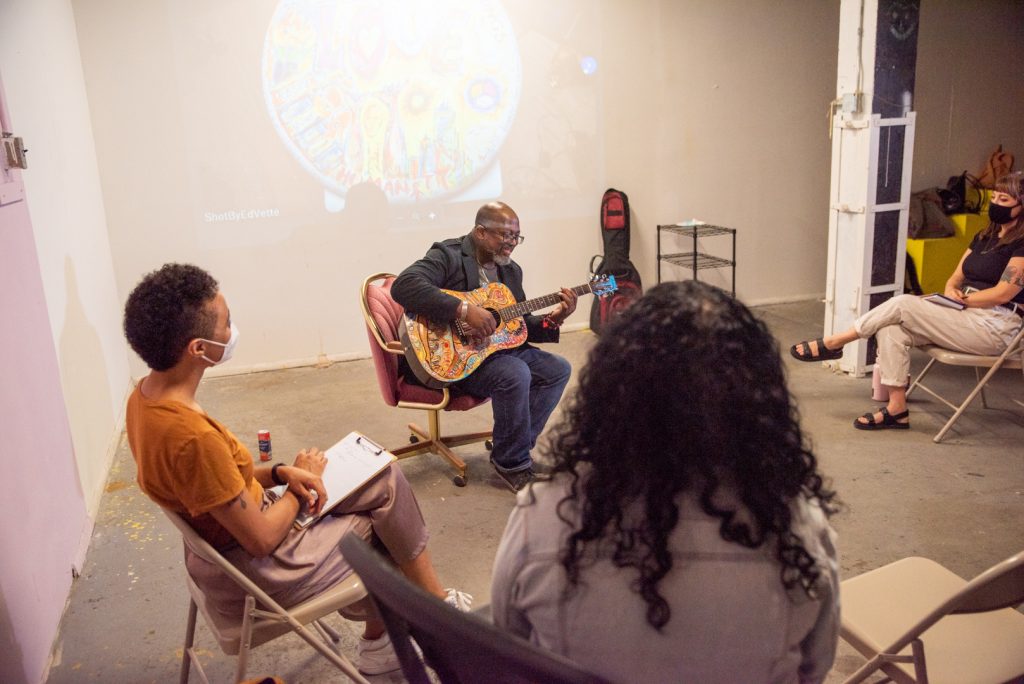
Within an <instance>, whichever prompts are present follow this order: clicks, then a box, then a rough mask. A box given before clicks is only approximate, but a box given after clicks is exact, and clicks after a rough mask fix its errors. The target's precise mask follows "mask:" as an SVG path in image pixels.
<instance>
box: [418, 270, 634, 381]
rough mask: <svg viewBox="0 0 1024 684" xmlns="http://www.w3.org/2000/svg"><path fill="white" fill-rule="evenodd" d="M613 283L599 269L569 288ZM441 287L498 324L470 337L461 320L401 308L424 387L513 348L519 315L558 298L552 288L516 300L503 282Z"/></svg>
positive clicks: (519, 338)
mask: <svg viewBox="0 0 1024 684" xmlns="http://www.w3.org/2000/svg"><path fill="white" fill-rule="evenodd" d="M616 287H617V286H616V285H615V276H612V275H600V276H595V277H594V278H593V279H592V280H591V281H590V282H589V283H586V284H584V285H579V286H577V287H574V288H572V291H573V292H575V293H576V294H577V295H585V294H594V295H596V296H598V297H601V296H604V295H607V294H611V293H612V292H615V290H616ZM444 292H446V293H448V294H450V295H453V296H455V297H458V298H459V299H462V300H464V301H467V302H469V303H470V304H475V305H477V306H482V307H484V308H485V309H487V310H488V311H490V312H491V315H492V316H494V322H495V324H496V325H497V327H496V328H495V330H494V332H493V333H492V334H491V336H490V337H487V338H484V339H483V340H474V339H472V338H471V337H470V336H469V334H468V332H469V331H468V329H467V328H464V327H463V323H462V321H455V322H454V323H436V322H434V321H431V320H430V319H428V318H426V317H425V316H413V315H411V314H406V315H405V316H404V317H403V319H404V320H403V325H402V326H401V335H402V346H403V347H405V358H406V360H407V361H408V362H409V367H410V368H411V369H412V372H413V373H414V374H415V375H416V377H417V378H418V379H419V381H420V382H422V383H423V384H424V385H426V386H428V387H442V386H444V385H447V384H448V383H452V382H457V381H458V380H462V379H463V378H465V377H466V376H468V375H469V374H470V373H472V372H473V371H474V370H476V369H477V368H479V367H480V364H481V363H483V361H484V359H486V358H487V357H488V356H490V355H491V354H493V353H494V352H496V351H498V350H499V349H512V348H514V347H518V346H519V345H521V344H523V342H526V334H527V330H526V321H525V320H524V319H523V316H525V315H526V314H528V313H531V312H533V311H537V310H539V309H544V308H547V307H549V306H553V305H555V304H558V303H559V302H561V301H562V299H561V297H560V296H559V293H558V292H553V293H552V294H549V295H545V296H543V297H537V298H536V299H528V300H527V301H525V302H516V300H515V297H513V296H512V292H511V291H510V290H509V289H508V288H507V287H506V286H505V285H503V284H502V283H488V284H487V285H485V286H483V287H481V288H479V289H476V290H471V291H469V292H455V291H453V290H444Z"/></svg>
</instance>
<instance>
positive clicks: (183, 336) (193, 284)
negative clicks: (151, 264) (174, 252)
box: [124, 264, 218, 371]
mask: <svg viewBox="0 0 1024 684" xmlns="http://www.w3.org/2000/svg"><path fill="white" fill-rule="evenodd" d="M217 291H218V287H217V281H216V280H214V278H213V276H211V275H210V274H209V273H207V272H206V271H204V270H203V269H201V268H199V267H198V266H193V265H192V264H164V265H163V266H162V267H160V268H159V269H157V270H155V271H153V272H152V273H147V274H146V275H145V276H144V277H143V278H142V280H141V281H140V282H139V284H138V285H136V286H135V289H134V290H132V293H131V294H130V295H128V301H127V302H126V303H125V305H124V336H125V337H126V338H127V339H128V344H130V345H131V347H132V349H134V350H135V353H136V354H138V355H139V356H140V357H142V360H143V361H145V362H146V365H147V366H149V367H150V368H152V369H153V370H155V371H165V370H168V369H169V368H172V367H173V366H174V364H176V363H178V359H180V358H181V354H182V352H184V351H185V347H187V346H188V343H189V342H190V341H191V340H193V339H195V338H197V337H210V336H211V335H212V334H213V328H214V326H215V325H216V323H217V321H216V319H215V316H214V315H213V313H212V312H211V311H210V310H209V309H207V308H206V305H207V303H209V302H210V301H211V300H212V299H213V298H214V297H216V296H217Z"/></svg>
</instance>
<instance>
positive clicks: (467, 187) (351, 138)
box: [263, 0, 522, 210]
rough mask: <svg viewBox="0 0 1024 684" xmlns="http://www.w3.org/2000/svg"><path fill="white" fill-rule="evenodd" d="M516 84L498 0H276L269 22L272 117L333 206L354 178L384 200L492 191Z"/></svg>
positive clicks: (516, 62)
mask: <svg viewBox="0 0 1024 684" xmlns="http://www.w3.org/2000/svg"><path fill="white" fill-rule="evenodd" d="M521 87H522V68H521V65H520V59H519V52H518V49H517V46H516V40H515V36H514V34H513V32H512V26H511V24H510V23H509V20H508V17H507V16H506V14H505V12H504V10H503V9H502V7H501V6H500V5H499V4H498V2H496V1H495V0H433V1H432V2H418V1H417V0H282V2H281V3H280V4H279V5H278V7H277V9H276V11H275V12H274V15H273V17H272V18H271V21H270V26H269V28H268V29H267V35H266V42H265V45H264V51H263V91H264V96H265V98H266V103H267V108H268V110H269V113H270V117H271V119H272V120H273V123H274V126H275V128H276V129H277V131H278V134H279V135H280V137H281V140H282V141H283V142H284V144H285V145H286V146H287V148H288V149H289V150H290V151H291V153H292V154H293V155H294V156H295V158H296V159H297V160H298V161H299V163H300V164H301V165H302V166H303V168H305V169H306V170H307V171H308V172H309V173H310V174H312V176H313V177H314V178H316V179H317V181H319V182H320V183H321V184H322V185H323V186H324V189H325V205H326V206H327V208H328V209H331V210H339V209H341V208H342V207H343V206H344V198H345V196H346V194H347V193H348V191H349V189H350V188H352V187H354V186H356V185H358V184H361V183H372V184H374V185H376V186H378V187H379V188H380V189H381V190H382V191H383V192H384V194H385V195H386V196H387V198H388V200H389V201H390V202H392V203H411V202H418V201H423V200H449V199H453V198H456V197H464V196H466V195H467V194H468V195H469V196H472V197H477V196H490V197H493V196H497V195H498V194H500V192H501V182H500V178H501V176H500V169H499V168H498V164H497V155H498V152H499V150H500V149H501V146H502V144H503V143H504V141H505V138H506V136H507V134H508V131H509V128H510V127H511V125H512V122H513V120H514V119H515V115H516V108H517V105H518V103H519V99H520V94H521ZM481 186H483V187H481ZM474 189H475V192H474Z"/></svg>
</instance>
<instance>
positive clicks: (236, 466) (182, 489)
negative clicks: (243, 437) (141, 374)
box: [125, 383, 263, 549]
mask: <svg viewBox="0 0 1024 684" xmlns="http://www.w3.org/2000/svg"><path fill="white" fill-rule="evenodd" d="M141 387H142V385H141V383H140V384H139V386H138V387H136V388H135V391H133V392H132V394H131V396H130V397H129V398H128V410H127V416H126V420H125V430H126V432H127V433H128V444H129V446H130V447H131V450H132V456H134V457H135V465H136V467H137V468H138V481H139V488H140V489H142V491H143V492H145V493H146V495H147V496H149V498H151V499H152V500H153V501H155V502H156V503H158V504H159V505H161V506H163V507H165V508H169V509H171V510H174V511H177V512H179V513H188V515H189V516H191V520H190V522H191V523H192V527H194V528H195V529H196V531H197V532H198V533H199V534H200V535H201V536H202V537H203V538H204V539H206V541H208V542H210V543H211V544H213V546H214V547H215V548H218V549H222V548H224V547H226V546H228V545H229V544H231V543H232V542H233V541H234V538H233V537H232V536H231V533H230V532H228V531H227V530H226V529H225V528H224V527H223V526H222V525H221V524H220V523H218V522H217V521H216V520H215V519H214V518H213V516H212V515H210V511H211V510H213V509H214V508H217V507H218V506H222V505H224V504H226V503H227V502H229V501H231V500H232V499H234V498H235V497H237V496H238V495H239V494H240V493H241V492H242V490H243V489H248V490H249V491H250V492H251V493H252V497H253V499H254V500H255V501H257V502H260V501H262V500H263V486H262V485H260V483H259V481H258V480H256V478H254V477H253V460H252V455H251V454H250V453H249V450H248V449H246V448H245V447H244V446H243V445H242V443H241V442H239V441H238V439H237V438H236V437H235V436H234V435H233V434H231V431H230V430H228V429H227V428H226V427H224V426H223V425H221V424H220V423H218V422H217V421H216V420H214V419H213V418H210V417H209V416H207V415H206V414H204V413H200V412H198V411H196V410H194V409H192V408H190V407H188V406H186V405H184V404H182V403H180V402H177V401H173V400H152V399H147V398H146V397H144V396H142V390H141Z"/></svg>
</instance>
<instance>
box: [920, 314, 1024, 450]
mask: <svg viewBox="0 0 1024 684" xmlns="http://www.w3.org/2000/svg"><path fill="white" fill-rule="evenodd" d="M1022 345H1024V326H1021V329H1020V330H1019V331H1018V332H1017V335H1016V336H1015V337H1014V338H1013V341H1011V342H1010V344H1009V346H1008V347H1007V348H1006V351H1004V352H1003V353H1002V354H1000V355H999V356H977V355H975V354H965V353H963V352H954V351H949V350H948V349H943V348H942V347H936V346H932V345H928V346H925V347H921V350H922V351H923V352H925V353H926V354H928V356H930V357H931V358H930V359H929V360H928V365H926V366H925V367H924V370H922V371H921V373H920V374H918V376H917V377H916V378H915V379H914V381H913V382H911V383H910V387H909V388H908V389H907V396H908V397H909V396H910V393H911V392H913V391H914V390H915V389H917V388H918V387H920V388H921V389H922V390H924V391H925V392H927V393H928V394H930V395H932V396H933V397H935V398H936V399H938V400H939V401H941V402H942V403H943V404H945V405H946V406H948V407H950V408H951V409H953V411H954V413H953V416H952V417H951V418H950V419H949V420H948V421H946V424H945V425H943V426H942V429H941V430H939V432H938V434H936V435H935V437H933V438H932V441H933V442H935V443H938V442H940V441H941V440H942V438H943V437H945V435H946V433H947V432H948V431H949V429H950V428H951V427H953V423H955V422H956V421H957V419H958V418H960V416H961V415H962V414H963V412H964V411H965V410H966V409H967V407H968V406H969V405H970V403H971V402H972V401H974V398H975V397H976V396H978V395H979V394H980V395H981V405H982V406H984V407H985V408H988V402H987V401H986V399H985V385H986V384H987V383H988V381H989V380H990V379H991V378H992V376H993V375H995V374H996V372H997V371H998V370H1000V369H1001V368H1016V369H1020V368H1021V367H1022V356H1024V346H1022ZM936 362H938V363H944V364H947V365H950V366H972V367H973V368H974V376H975V381H976V384H975V385H974V389H972V390H971V393H970V394H968V395H967V398H966V399H964V400H963V401H962V402H961V403H960V404H959V405H957V404H954V403H953V402H951V401H950V400H948V399H946V398H945V397H943V396H942V395H940V394H939V393H938V392H936V391H935V390H934V389H932V388H930V387H927V386H925V385H924V384H923V383H922V380H924V377H925V376H926V375H927V374H928V372H929V371H930V370H931V369H932V367H933V366H934V365H935V363H936ZM982 368H988V372H987V373H985V375H984V376H982V375H981V369H982ZM1013 401H1014V402H1015V403H1017V404H1020V405H1021V406H1024V402H1021V401H1019V400H1017V399H1014V400H1013Z"/></svg>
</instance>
